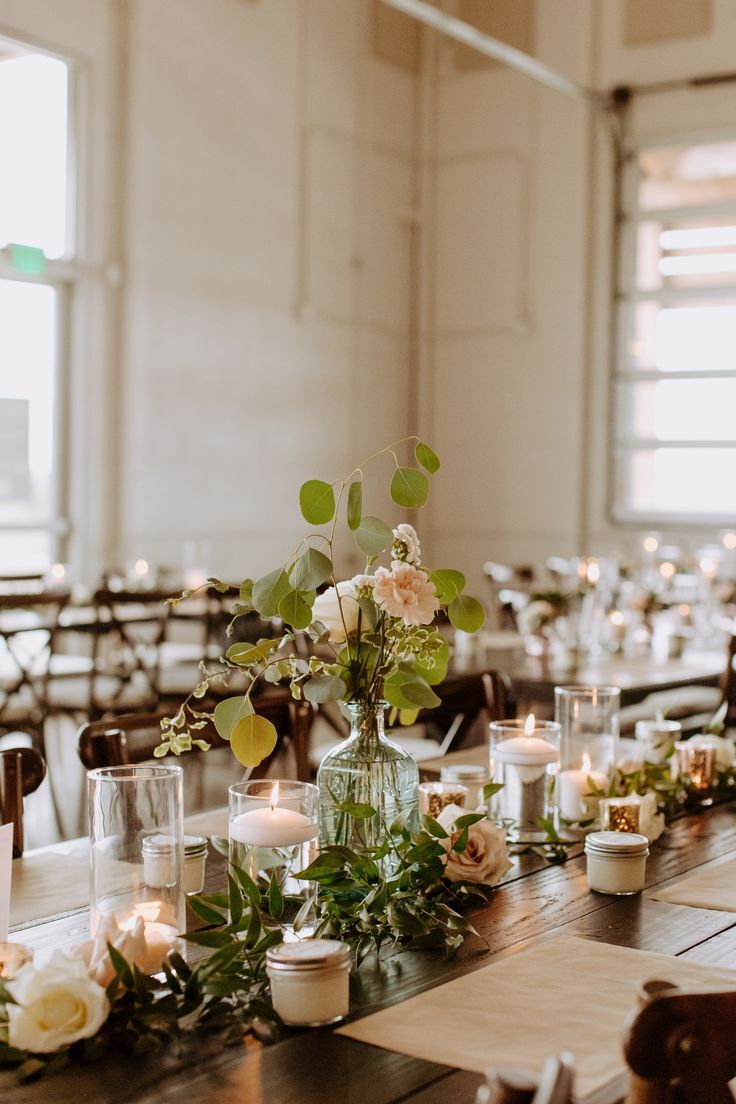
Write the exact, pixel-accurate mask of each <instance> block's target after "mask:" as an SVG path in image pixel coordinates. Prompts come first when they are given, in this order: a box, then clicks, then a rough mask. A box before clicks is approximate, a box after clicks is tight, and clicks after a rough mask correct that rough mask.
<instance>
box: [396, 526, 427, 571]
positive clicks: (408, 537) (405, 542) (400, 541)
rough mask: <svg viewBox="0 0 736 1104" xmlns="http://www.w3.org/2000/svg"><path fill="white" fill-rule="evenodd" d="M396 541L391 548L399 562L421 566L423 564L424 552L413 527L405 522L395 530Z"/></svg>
mask: <svg viewBox="0 0 736 1104" xmlns="http://www.w3.org/2000/svg"><path fill="white" fill-rule="evenodd" d="M393 534H394V541H393V544H392V546H391V551H392V552H393V554H394V556H395V558H396V559H397V560H403V562H404V563H410V564H419V563H421V562H422V550H421V548H420V546H419V537H418V536H417V531H416V529H415V528H414V526H413V525H406V524H405V523H404V522H402V523H401V525H397V526H396V528H395V529H394V530H393Z"/></svg>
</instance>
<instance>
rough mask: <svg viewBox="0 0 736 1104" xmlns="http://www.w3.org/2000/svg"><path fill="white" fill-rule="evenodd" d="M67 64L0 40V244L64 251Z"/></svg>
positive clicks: (56, 253)
mask: <svg viewBox="0 0 736 1104" xmlns="http://www.w3.org/2000/svg"><path fill="white" fill-rule="evenodd" d="M67 94H68V68H67V66H66V65H65V64H64V62H63V61H59V60H57V59H56V58H51V57H46V56H45V55H43V54H33V53H26V54H21V55H20V56H19V54H18V51H17V50H15V51H14V50H13V48H12V47H11V48H10V49H8V48H7V47H6V46H5V45H4V44H3V43H2V41H0V151H2V154H1V156H2V171H1V172H0V247H2V246H4V245H6V244H7V243H8V242H17V243H19V244H22V245H32V246H36V247H37V248H39V249H43V250H44V252H45V253H46V256H47V257H49V258H57V257H63V256H64V255H65V253H66V250H67Z"/></svg>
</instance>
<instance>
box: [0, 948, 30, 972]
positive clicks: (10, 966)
mask: <svg viewBox="0 0 736 1104" xmlns="http://www.w3.org/2000/svg"><path fill="white" fill-rule="evenodd" d="M32 958H33V951H32V950H31V949H30V947H26V946H24V944H23V943H0V977H2V978H12V977H15V975H16V974H17V973H18V971H19V970H20V968H21V966H25V964H26V962H30V961H31V959H32Z"/></svg>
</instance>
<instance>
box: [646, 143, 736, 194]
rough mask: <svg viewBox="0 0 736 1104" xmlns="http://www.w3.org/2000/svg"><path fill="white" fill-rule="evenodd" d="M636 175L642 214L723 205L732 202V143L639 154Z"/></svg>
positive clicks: (735, 187)
mask: <svg viewBox="0 0 736 1104" xmlns="http://www.w3.org/2000/svg"><path fill="white" fill-rule="evenodd" d="M639 172H640V181H639V195H638V201H639V207H641V208H642V209H644V210H657V209H659V208H663V207H685V206H691V205H695V204H706V203H725V202H728V201H730V200H734V199H736V141H727V142H707V143H703V144H702V145H699V146H692V145H687V146H683V145H680V146H657V147H653V148H651V149H646V150H642V152H641V153H640V154H639Z"/></svg>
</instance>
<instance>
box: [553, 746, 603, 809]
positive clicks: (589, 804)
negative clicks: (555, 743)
mask: <svg viewBox="0 0 736 1104" xmlns="http://www.w3.org/2000/svg"><path fill="white" fill-rule="evenodd" d="M594 788H595V789H597V790H603V791H604V792H605V791H606V790H607V789H608V775H607V774H604V772H603V771H598V770H591V768H590V760H589V759H588V757H587V756H584V757H583V766H582V768H581V769H580V770H565V771H560V773H559V774H558V776H557V804H558V805H559V807H560V812H561V814H562V816H563V817H565V819H566V820H588V819H589V818H590V817H594V816H596V815H597V813H598V802H599V801H600V797H597V796H596V795H595V794H594V793H592V790H593V789H594Z"/></svg>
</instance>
